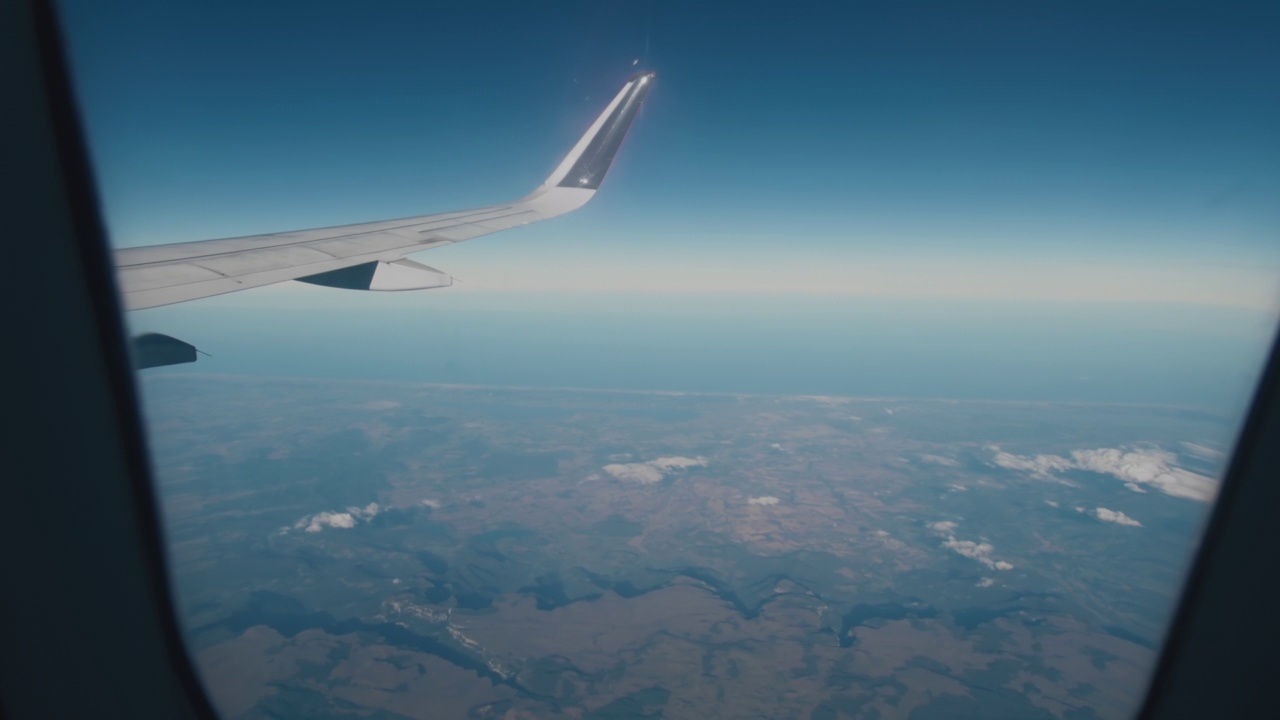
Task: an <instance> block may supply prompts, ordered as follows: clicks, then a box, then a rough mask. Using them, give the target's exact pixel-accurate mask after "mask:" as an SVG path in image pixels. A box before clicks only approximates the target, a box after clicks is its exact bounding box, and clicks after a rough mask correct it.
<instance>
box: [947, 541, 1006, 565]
mask: <svg viewBox="0 0 1280 720" xmlns="http://www.w3.org/2000/svg"><path fill="white" fill-rule="evenodd" d="M942 547H944V548H946V549H948V550H952V551H954V552H955V553H956V554H958V555H963V556H964V557H967V558H969V559H971V560H977V561H978V562H980V563H982V564H983V565H985V566H987V567H988V568H990V569H992V570H1012V569H1013V565H1012V564H1011V563H1007V562H1005V561H1004V560H995V559H993V558H992V557H991V553H993V552H995V550H996V548H995V546H994V545H992V544H991V543H987V542H983V543H977V542H974V541H972V540H957V539H956V537H955V536H954V535H948V536H947V541H946V542H944V543H942Z"/></svg>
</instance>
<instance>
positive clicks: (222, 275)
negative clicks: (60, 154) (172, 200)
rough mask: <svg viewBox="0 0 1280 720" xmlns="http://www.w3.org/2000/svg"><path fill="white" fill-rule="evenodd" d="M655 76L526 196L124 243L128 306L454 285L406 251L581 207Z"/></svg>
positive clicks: (121, 257)
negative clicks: (331, 222)
mask: <svg viewBox="0 0 1280 720" xmlns="http://www.w3.org/2000/svg"><path fill="white" fill-rule="evenodd" d="M653 77H654V75H653V73H642V74H639V75H636V76H633V77H632V78H631V79H630V80H628V81H627V83H626V84H625V85H623V87H622V90H621V91H619V92H618V94H617V96H616V97H614V98H613V101H612V102H610V103H609V105H608V106H607V107H606V108H605V109H604V112H603V113H601V114H600V117H599V118H597V119H596V121H595V122H594V123H593V124H592V125H591V127H590V128H589V129H588V130H587V133H586V134H585V135H583V136H582V139H581V140H579V141H578V143H577V144H576V145H575V146H574V147H573V150H571V151H570V152H569V154H568V155H567V156H565V158H564V160H563V161H562V162H561V163H560V165H559V166H558V167H556V170H555V172H553V173H552V174H551V176H550V177H548V178H547V179H546V181H545V182H543V183H542V185H540V186H539V187H538V188H537V189H536V190H534V191H533V192H532V193H530V194H529V195H528V196H526V197H524V198H523V199H520V200H517V201H515V202H511V203H506V204H503V205H491V206H489V207H482V208H476V209H474V210H462V211H459V212H448V213H440V214H436V215H421V216H418V217H409V218H402V219H399V220H381V221H377V222H370V223H361V224H358V225H342V226H338V227H328V228H317V229H314V230H299V231H294V232H283V233H272V234H270V235H254V236H250V237H238V238H226V239H221V240H202V241H199V242H189V243H177V244H173V245H156V246H152V247H139V248H127V249H121V250H117V251H116V255H115V259H116V267H117V271H118V277H119V282H120V289H121V292H122V294H123V296H124V303H125V308H126V309H128V310H140V309H143V308H149V307H157V306H160V305H170V304H173V303H179V302H185V301H187V300H196V299H198V298H204V297H210V296H213V295H221V294H223V293H229V292H235V291H237V290H247V289H249V288H254V287H260V286H262V285H270V284H272V283H278V282H283V281H285V280H304V281H307V282H313V283H316V284H320V285H330V286H334V287H345V288H353V289H362V290H408V289H420V288H428V287H440V286H441V285H448V284H449V282H450V281H449V280H448V279H447V276H445V275H444V274H443V273H440V272H439V271H436V270H433V269H432V268H429V267H427V266H425V265H420V264H418V263H416V262H413V261H412V260H404V259H402V258H404V256H405V255H408V254H410V253H416V252H421V251H423V250H428V249H430V248H433V247H439V246H441V245H449V244H452V243H457V242H462V241H463V240H470V239H471V238H474V237H479V236H481V235H488V234H489V233H492V232H497V231H499V230H506V229H508V228H513V227H516V226H517V225H527V224H529V223H531V222H537V221H538V220H546V219H547V218H551V217H555V216H556V215H562V214H564V213H567V212H570V211H571V210H576V209H578V208H580V207H582V206H583V205H584V204H586V202H587V201H588V200H590V199H591V197H592V196H593V195H595V193H596V190H597V189H599V187H600V182H601V181H602V180H603V179H604V176H605V173H606V172H607V171H608V170H609V166H610V164H611V163H612V162H613V158H614V156H615V155H616V154H617V152H618V148H619V146H621V144H622V139H623V138H624V137H626V134H627V130H628V129H630V127H631V123H632V121H634V120H635V117H636V113H637V112H638V111H639V109H640V104H641V103H642V102H643V101H644V97H645V95H646V94H647V93H648V91H649V87H650V85H652V81H653ZM442 278H444V279H442Z"/></svg>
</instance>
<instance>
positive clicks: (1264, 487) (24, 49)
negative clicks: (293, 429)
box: [0, 0, 1280, 720]
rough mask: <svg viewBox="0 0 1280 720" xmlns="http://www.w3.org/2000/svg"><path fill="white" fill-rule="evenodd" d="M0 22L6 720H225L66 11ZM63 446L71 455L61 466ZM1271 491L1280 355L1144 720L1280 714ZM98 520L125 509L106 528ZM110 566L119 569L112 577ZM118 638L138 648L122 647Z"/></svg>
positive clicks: (1, 620) (23, 7) (1279, 496)
mask: <svg viewBox="0 0 1280 720" xmlns="http://www.w3.org/2000/svg"><path fill="white" fill-rule="evenodd" d="M0 12H2V13H3V15H0V18H2V19H3V20H4V22H0V27H3V28H5V30H4V32H5V33H7V34H8V35H9V37H8V38H7V40H8V42H6V43H5V49H4V50H3V51H2V52H3V55H2V57H3V63H4V65H5V66H6V71H7V72H6V73H4V74H3V75H4V78H5V80H4V83H5V85H6V90H8V92H7V93H6V95H7V97H8V98H9V99H10V101H12V102H14V108H15V109H14V111H13V112H12V113H10V114H9V117H7V118H6V125H7V128H6V129H8V130H10V132H8V133H6V134H5V136H4V140H3V142H4V143H5V144H6V157H10V158H13V161H12V162H10V163H7V164H6V167H5V172H6V174H7V177H8V180H9V182H8V183H7V185H8V187H9V188H10V190H11V191H10V192H9V193H7V194H5V196H4V200H3V202H4V205H5V210H6V213H5V216H6V218H7V219H8V220H9V227H10V229H11V230H17V231H19V232H17V233H16V234H15V237H14V238H13V242H12V243H11V245H10V246H9V251H10V252H11V253H14V256H12V257H10V258H9V260H10V268H11V271H12V272H11V273H10V277H9V278H8V279H7V280H6V282H5V283H4V284H3V286H4V293H5V296H4V297H5V300H6V301H7V302H6V305H7V306H8V307H9V309H10V311H9V312H7V313H5V314H4V315H3V329H4V331H6V337H8V338H11V340H10V342H11V343H12V344H11V345H9V346H8V348H7V350H6V352H5V353H3V354H2V360H0V362H2V365H3V369H4V372H3V373H2V374H0V384H3V386H4V388H5V389H4V393H5V394H4V397H5V398H17V399H18V400H20V401H25V402H17V403H6V404H5V409H4V412H5V413H6V416H7V421H6V423H5V427H6V429H8V430H9V432H8V433H6V441H7V444H8V443H12V451H11V453H10V454H11V455H12V456H13V457H14V458H15V461H14V464H13V466H12V468H13V475H11V479H10V482H9V483H8V489H9V492H10V501H11V502H14V503H22V504H23V505H24V506H25V507H29V508H36V509H39V510H40V512H39V513H36V512H29V513H26V514H24V516H23V517H17V518H15V519H14V521H13V522H11V523H8V524H7V525H6V526H5V527H6V529H5V533H6V535H5V536H4V537H5V539H6V540H7V541H8V542H6V543H3V546H4V549H3V550H0V552H3V553H5V556H4V560H5V561H6V567H7V568H10V569H12V574H11V575H10V576H9V577H8V578H7V579H6V583H5V584H4V586H3V588H2V589H0V609H3V610H4V612H0V631H2V632H0V637H4V638H6V639H7V641H6V642H5V643H3V644H0V645H2V647H0V657H3V661H0V662H2V663H3V664H2V665H0V716H6V717H13V718H20V717H46V718H51V717H67V718H71V717H83V716H86V715H89V716H95V715H103V714H106V715H114V714H121V713H128V715H129V716H131V717H136V718H150V717H155V718H161V717H165V718H170V717H193V718H216V717H217V715H216V713H215V712H214V711H213V709H212V706H211V705H210V703H209V700H208V698H207V696H206V695H205V693H204V691H203V689H202V688H201V686H200V682H199V680H198V677H197V674H196V672H195V670H194V668H193V666H192V664H191V661H190V658H189V656H188V655H187V653H186V650H185V647H184V644H183V640H182V636H181V633H180V631H179V629H178V622H177V619H176V614H175V612H174V606H173V603H172V600H171V598H170V596H169V584H168V577H167V576H168V571H167V568H166V565H165V562H164V556H165V550H164V547H163V544H162V537H163V536H162V533H161V527H160V518H159V515H158V509H157V503H156V498H155V495H154V490H153V486H152V482H151V471H150V467H149V464H148V460H147V457H148V455H147V452H146V438H145V436H144V434H143V425H142V422H141V418H140V414H139V410H138V407H137V402H136V398H137V392H136V387H135V381H134V377H133V372H132V370H131V368H130V366H129V363H128V351H127V338H126V335H125V331H124V326H123V322H122V319H121V313H120V305H121V303H120V299H119V296H118V294H117V291H116V287H115V279H114V272H113V267H112V264H111V255H110V252H109V249H108V247H107V244H106V239H105V233H104V231H103V224H102V219H101V216H100V213H99V210H98V206H97V201H96V191H95V187H94V183H93V178H92V174H91V169H90V165H89V162H88V156H87V153H86V151H85V145H84V139H83V134H82V131H81V128H80V126H79V120H78V114H77V112H76V107H75V99H74V97H73V96H72V92H71V88H70V84H69V80H68V72H67V67H66V56H65V54H64V52H63V46H62V41H61V38H60V33H59V30H58V27H59V26H58V22H57V17H56V9H55V8H54V7H53V5H52V3H51V2H48V1H46V0H6V2H5V3H4V7H3V10H2V11H0ZM33 398H38V399H39V401H40V402H38V403H37V402H34V401H32V400H33ZM19 429H21V432H19ZM59 446H74V447H75V448H76V450H75V452H63V453H60V454H58V455H57V456H56V457H52V456H50V452H51V449H52V448H56V447H59ZM1276 478H1280V346H1278V345H1274V344H1273V346H1272V348H1271V351H1270V354H1269V358H1268V360H1267V363H1266V369H1265V371H1264V373H1263V375H1262V377H1261V379H1260V382H1259V385H1258V388H1257V391H1256V393H1255V396H1254V400H1253V402H1252V404H1251V407H1250V410H1249V412H1248V415H1247V416H1246V420H1245V423H1244V426H1243V429H1242V431H1241V434H1240V436H1239V438H1238V440H1237V444H1236V447H1235V450H1234V451H1233V453H1232V458H1231V461H1230V464H1229V466H1228V470H1227V472H1226V473H1225V477H1224V479H1223V483H1222V487H1221V491H1220V495H1219V498H1218V500H1217V502H1216V503H1215V504H1214V507H1213V509H1212V511H1211V514H1210V520H1209V524H1208V527H1207V530H1206V532H1205V534H1204V535H1203V537H1202V540H1201V544H1200V547H1199V549H1198V550H1197V552H1196V556H1195V559H1194V561H1193V564H1192V568H1191V571H1190V573H1189V575H1188V578H1187V581H1186V584H1185V586H1184V588H1183V591H1182V595H1181V600H1180V601H1179V603H1178V609H1177V611H1176V613H1175V616H1174V619H1173V622H1172V624H1171V626H1170V628H1169V632H1168V635H1167V637H1166V641H1165V644H1164V647H1163V648H1162V651H1161V654H1160V657H1159V661H1158V664H1157V666H1156V671H1155V673H1154V675H1153V677H1152V679H1151V681H1150V685H1149V687H1148V692H1147V696H1146V700H1145V702H1144V703H1143V705H1142V708H1141V710H1140V711H1139V713H1138V715H1137V717H1139V718H1144V719H1147V720H1165V719H1169V718H1184V717H1187V718H1190V717H1204V716H1223V717H1247V716H1250V715H1251V714H1254V713H1257V712H1258V711H1260V710H1262V709H1263V708H1268V707H1270V706H1271V705H1272V704H1274V703H1271V702H1268V693H1269V691H1270V690H1271V684H1272V678H1273V677H1274V676H1275V674H1276V672H1277V670H1280V660H1277V659H1276V657H1275V653H1274V651H1273V648H1274V647H1275V645H1276V644H1277V641H1280V619H1278V618H1276V617H1275V615H1274V614H1273V613H1267V612H1264V611H1265V610H1272V609H1273V608H1274V607H1276V606H1278V605H1280V580H1277V579H1276V578H1275V576H1274V569H1275V568H1277V567H1280V543H1276V542H1267V541H1266V540H1265V538H1266V537H1267V536H1266V531H1267V530H1268V529H1269V524H1270V522H1269V521H1270V518H1271V516H1272V515H1273V514H1274V513H1275V511H1276V510H1280V487H1277V485H1276V483H1275V482H1274V480H1275V479H1276ZM15 479H16V480H17V481H15ZM73 492H74V497H73V495H72V493H73ZM103 508H112V509H119V510H121V512H119V513H118V514H116V515H114V516H111V517H106V516H104V515H105V514H104V513H103V512H100V510H102V509H103ZM42 549H43V551H44V552H41V550H42ZM104 557H106V558H109V559H110V561H111V562H112V563H114V564H113V565H111V566H110V567H108V568H104V567H102V562H103V558H104ZM104 571H109V572H106V574H104ZM109 576H110V577H113V579H112V580H111V581H110V585H109V586H106V587H99V588H98V592H96V593H89V594H86V590H87V589H88V590H92V588H93V587H94V585H93V582H94V581H99V582H101V579H102V578H104V577H109ZM69 601H70V602H69ZM76 606H79V607H81V608H82V610H81V612H79V613H72V614H68V608H69V607H76ZM111 625H119V626H121V627H122V628H123V629H124V630H126V632H125V633H124V635H123V636H124V637H130V638H131V639H132V641H131V642H128V643H125V644H123V645H121V644H118V643H115V642H114V641H116V640H118V638H119V637H121V634H120V632H117V631H116V630H113V628H112V627H110V626H111ZM46 628H57V630H56V632H52V633H44V634H43V635H42V633H43V632H44V631H45V629H46ZM50 634H51V635H52V636H53V637H52V638H51V637H49V635H50ZM77 637H78V638H80V640H81V642H82V643H83V644H82V645H81V646H80V647H79V648H76V646H75V639H76V638H77ZM69 649H78V650H79V651H80V656H79V657H78V658H77V659H76V660H75V662H76V664H77V665H80V666H81V667H82V670H83V672H82V673H81V675H80V676H73V675H72V674H71V673H70V672H68V671H67V670H66V669H65V667H63V668H61V673H59V674H58V675H59V677H54V670H55V669H56V668H59V667H60V666H59V665H57V664H55V658H56V656H57V655H59V654H60V653H63V652H66V651H68V650H69ZM64 663H65V660H64ZM86 674H87V675H88V677H84V675H86ZM139 693H141V694H142V695H144V697H140V696H139Z"/></svg>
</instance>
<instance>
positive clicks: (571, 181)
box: [538, 72, 656, 191]
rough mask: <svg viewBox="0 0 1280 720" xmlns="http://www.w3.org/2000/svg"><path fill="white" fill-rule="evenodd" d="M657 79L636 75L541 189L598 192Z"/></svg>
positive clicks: (652, 75)
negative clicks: (571, 189) (570, 189)
mask: <svg viewBox="0 0 1280 720" xmlns="http://www.w3.org/2000/svg"><path fill="white" fill-rule="evenodd" d="M655 76H656V73H653V72H642V73H637V74H635V75H632V76H631V78H630V79H628V80H627V84H625V85H623V86H622V90H620V91H619V92H618V95H617V96H616V97H614V98H613V102H611V103H609V105H608V106H607V107H605V109H604V112H603V113H600V117H598V118H596V121H595V122H594V123H592V124H591V127H590V128H589V129H588V130H587V134H585V135H583V136H582V139H581V140H579V141H578V144H577V145H574V146H573V150H570V151H569V154H568V155H566V156H565V158H564V160H562V161H560V165H559V166H557V167H556V171H555V172H553V173H551V177H548V178H547V179H546V182H544V183H542V187H540V188H538V190H539V191H545V190H549V189H551V188H554V187H565V188H579V189H583V190H596V189H598V188H599V187H600V183H601V182H603V181H604V176H605V173H607V172H608V171H609V166H610V165H611V164H612V163H613V158H614V156H615V155H617V154H618V148H619V147H620V146H621V145H622V139H623V138H625V137H626V136H627V130H629V129H631V123H632V122H633V121H634V120H635V119H636V113H638V112H639V111H640V104H641V103H643V102H644V97H645V95H647V94H648V93H649V88H650V87H652V86H653V78H654V77H655Z"/></svg>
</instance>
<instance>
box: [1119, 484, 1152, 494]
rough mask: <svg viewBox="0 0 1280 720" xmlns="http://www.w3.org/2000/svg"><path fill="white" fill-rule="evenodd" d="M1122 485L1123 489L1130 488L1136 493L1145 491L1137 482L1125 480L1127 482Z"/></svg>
mask: <svg viewBox="0 0 1280 720" xmlns="http://www.w3.org/2000/svg"><path fill="white" fill-rule="evenodd" d="M1124 487H1125V489H1126V490H1132V491H1133V492H1136V493H1146V492H1147V491H1146V490H1143V489H1142V486H1141V485H1139V484H1138V483H1135V482H1127V483H1125V484H1124Z"/></svg>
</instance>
